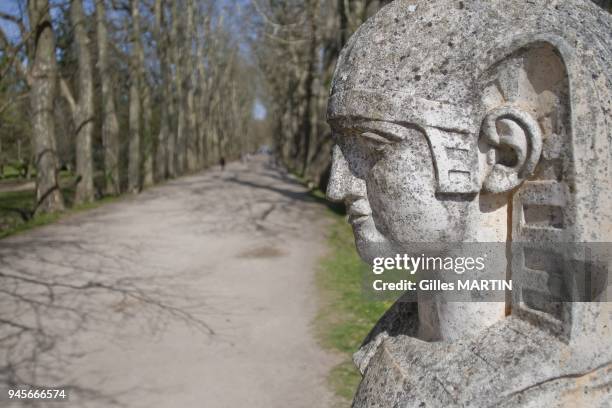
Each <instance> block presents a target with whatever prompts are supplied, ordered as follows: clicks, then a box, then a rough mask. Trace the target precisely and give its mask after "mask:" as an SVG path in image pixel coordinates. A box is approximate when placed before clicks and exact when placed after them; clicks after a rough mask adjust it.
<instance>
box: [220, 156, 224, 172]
mask: <svg viewBox="0 0 612 408" xmlns="http://www.w3.org/2000/svg"><path fill="white" fill-rule="evenodd" d="M219 165H220V166H221V171H223V170H225V157H221V158H220V159H219Z"/></svg>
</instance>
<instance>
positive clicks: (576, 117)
mask: <svg viewBox="0 0 612 408" xmlns="http://www.w3.org/2000/svg"><path fill="white" fill-rule="evenodd" d="M611 55H612V19H611V17H610V15H609V14H608V13H606V12H604V11H602V10H601V9H599V8H597V7H596V6H595V5H593V4H591V2H587V1H582V0H487V1H484V0H482V1H478V0H464V1H455V0H396V1H394V2H392V3H391V4H389V5H388V6H386V7H385V8H383V9H382V10H381V11H379V13H378V14H376V15H375V16H374V17H372V18H371V19H370V20H368V21H367V22H366V23H365V24H364V25H363V26H361V27H360V28H359V30H358V31H357V32H356V33H355V34H354V35H353V36H352V37H351V39H350V40H349V42H348V43H347V45H346V47H345V48H344V50H343V51H342V53H341V56H340V58H339V61H338V65H337V68H336V72H335V74H334V80H333V83H332V89H331V96H330V99H329V105H328V121H329V123H330V125H331V127H332V129H333V133H334V138H335V142H336V146H335V147H334V150H333V163H332V174H331V180H330V183H329V186H328V191H327V195H328V197H329V198H330V199H332V200H335V201H344V202H345V203H346V206H347V211H348V214H349V222H350V223H351V225H352V227H353V232H354V235H355V242H356V246H357V250H358V252H359V254H360V256H361V257H362V258H363V259H364V260H365V261H366V262H371V261H372V260H373V259H374V258H375V257H385V256H393V254H394V253H396V252H398V251H405V252H410V251H419V252H420V251H425V250H426V249H424V248H426V247H427V243H448V245H449V246H450V245H454V244H456V243H468V242H475V243H479V242H497V243H501V244H502V245H503V244H504V243H505V245H506V248H507V250H506V252H505V254H504V260H503V262H501V263H500V264H499V265H498V267H499V268H501V272H502V273H503V275H504V276H505V278H506V279H512V281H513V283H514V284H513V289H512V292H511V293H509V294H508V298H507V299H504V300H503V301H496V302H483V303H477V302H452V301H448V299H445V298H444V296H440V297H436V298H433V299H423V300H421V299H419V301H418V303H416V304H415V303H406V302H402V299H400V301H398V302H397V303H396V304H395V305H394V306H393V307H392V308H391V309H390V310H389V311H388V312H387V314H386V315H385V316H383V317H382V318H381V320H380V321H379V323H378V324H377V325H376V327H375V328H374V329H373V330H372V332H371V333H370V335H369V336H368V337H367V338H366V339H365V341H364V343H363V345H362V347H361V349H360V350H359V351H358V352H357V353H356V354H355V362H356V364H357V365H358V367H359V369H360V370H361V372H362V375H363V380H362V382H361V385H360V387H359V389H358V391H357V394H356V396H355V399H354V402H353V406H354V407H358V408H362V407H454V406H461V407H464V406H465V407H485V406H487V407H488V406H491V407H493V406H495V407H498V406H501V407H515V406H528V407H542V406H547V407H561V406H576V407H578V406H580V407H583V406H584V407H586V406H589V407H590V406H594V407H604V406H606V407H607V406H610V405H609V404H610V403H611V401H612V346H611V345H612V307H611V304H610V303H606V300H609V299H610V293H609V281H608V279H609V274H608V271H609V268H610V263H609V257H606V255H609V254H606V253H605V252H606V251H603V252H604V254H603V256H599V257H590V256H585V253H586V252H589V251H592V249H590V248H587V246H588V245H578V244H579V243H582V244H584V243H608V242H610V241H612V177H611V176H612V168H611V164H612V160H611V159H612V150H611V142H612V92H611V90H612V87H611V80H612V77H611V75H610V72H611V70H610V67H611V66H612V59H611ZM604 246H605V244H604ZM589 253H590V252H589Z"/></svg>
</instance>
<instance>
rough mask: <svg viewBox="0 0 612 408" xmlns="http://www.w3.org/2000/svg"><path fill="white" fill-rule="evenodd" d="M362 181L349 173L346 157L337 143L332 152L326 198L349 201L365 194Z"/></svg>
mask: <svg viewBox="0 0 612 408" xmlns="http://www.w3.org/2000/svg"><path fill="white" fill-rule="evenodd" d="M363 184H364V183H363V181H362V180H358V179H357V178H356V177H355V176H353V174H352V173H351V171H350V169H349V166H348V163H347V161H346V158H345V157H344V154H343V153H342V150H340V147H339V146H338V145H336V146H334V148H333V153H332V166H331V174H330V177H329V184H328V185H327V198H328V199H329V200H330V201H336V202H342V201H351V200H355V199H356V198H359V197H363V196H364V195H365V193H364V191H362V190H364V188H363V186H362V185H363Z"/></svg>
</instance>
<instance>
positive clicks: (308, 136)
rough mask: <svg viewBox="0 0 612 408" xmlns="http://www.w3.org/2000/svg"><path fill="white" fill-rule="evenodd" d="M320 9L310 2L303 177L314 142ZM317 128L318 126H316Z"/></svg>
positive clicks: (303, 125) (305, 86) (313, 2)
mask: <svg viewBox="0 0 612 408" xmlns="http://www.w3.org/2000/svg"><path fill="white" fill-rule="evenodd" d="M318 9H319V0H310V1H309V2H308V11H307V13H308V20H309V23H310V44H309V50H308V66H307V68H306V70H307V71H306V81H305V82H306V83H305V84H304V88H305V91H306V96H305V101H304V102H305V104H306V106H305V107H304V117H303V119H302V120H303V122H302V137H303V138H304V156H303V158H302V171H301V174H302V176H305V175H306V172H307V171H308V163H309V158H310V144H311V141H312V132H313V123H312V118H313V115H312V110H313V103H312V102H313V94H314V92H313V85H314V82H315V81H314V79H315V69H316V58H317V18H318V16H317V11H318ZM315 128H316V124H315Z"/></svg>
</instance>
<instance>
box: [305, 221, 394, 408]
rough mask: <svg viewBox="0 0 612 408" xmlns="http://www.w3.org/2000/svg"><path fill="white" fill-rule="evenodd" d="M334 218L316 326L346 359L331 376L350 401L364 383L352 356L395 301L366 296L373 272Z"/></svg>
mask: <svg viewBox="0 0 612 408" xmlns="http://www.w3.org/2000/svg"><path fill="white" fill-rule="evenodd" d="M330 216H331V217H332V218H333V222H332V225H331V231H330V234H329V238H328V245H329V249H330V251H329V255H327V256H326V257H325V258H323V259H322V260H321V263H320V268H319V270H318V272H317V286H318V288H319V289H320V291H321V293H322V294H323V306H322V307H321V309H320V310H319V313H318V316H317V320H316V324H315V326H316V329H317V334H318V335H319V338H320V340H321V342H322V344H323V345H324V346H325V347H327V348H329V349H331V350H334V351H337V352H340V353H341V354H342V356H343V357H344V358H343V361H342V362H341V363H340V364H338V365H337V366H336V367H335V368H334V369H333V370H332V372H331V373H330V376H329V382H330V384H331V386H332V388H333V390H334V392H335V393H336V395H338V396H339V397H340V398H341V399H343V400H344V401H346V402H348V401H350V400H351V399H352V397H353V394H354V393H355V390H356V388H357V385H358V384H359V381H360V380H361V375H360V373H359V371H358V370H357V368H356V367H355V366H354V365H353V361H352V354H353V353H354V352H355V351H357V350H358V349H359V346H360V345H361V342H362V341H363V339H364V338H365V337H366V335H367V334H368V333H369V331H370V330H371V329H372V327H373V326H374V324H375V323H376V322H377V321H378V319H379V318H380V317H381V316H382V315H383V314H384V312H385V311H386V310H387V309H388V308H389V307H390V306H391V304H392V302H390V301H385V302H381V301H370V300H367V299H366V298H365V297H364V295H363V290H362V285H363V282H362V277H363V274H364V273H369V267H368V266H367V265H366V264H365V263H364V262H362V261H361V259H360V258H359V256H358V255H357V251H356V249H355V245H354V243H353V242H354V241H353V233H352V231H351V227H350V226H349V225H348V223H347V222H346V221H345V219H344V217H343V216H341V215H338V214H336V213H333V212H331V211H330ZM344 401H343V402H344Z"/></svg>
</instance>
